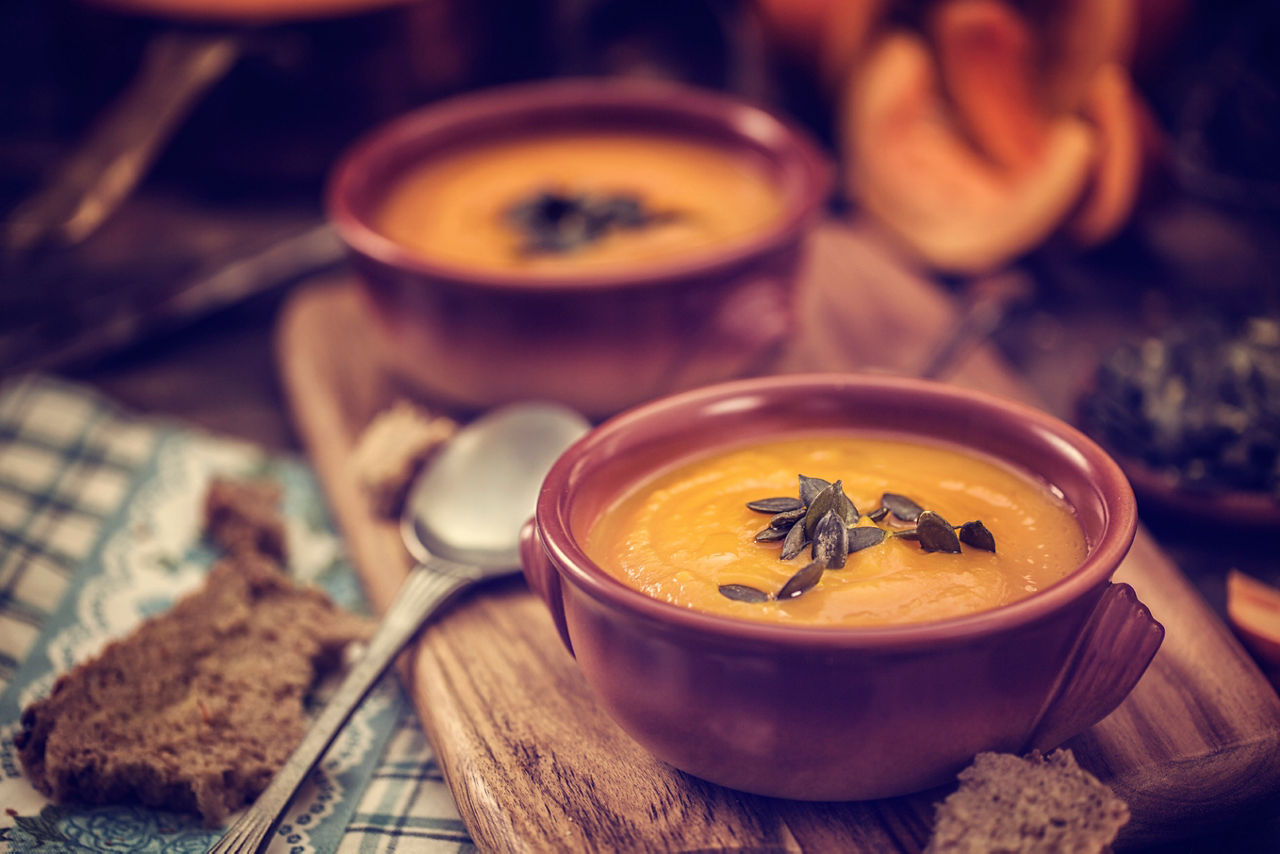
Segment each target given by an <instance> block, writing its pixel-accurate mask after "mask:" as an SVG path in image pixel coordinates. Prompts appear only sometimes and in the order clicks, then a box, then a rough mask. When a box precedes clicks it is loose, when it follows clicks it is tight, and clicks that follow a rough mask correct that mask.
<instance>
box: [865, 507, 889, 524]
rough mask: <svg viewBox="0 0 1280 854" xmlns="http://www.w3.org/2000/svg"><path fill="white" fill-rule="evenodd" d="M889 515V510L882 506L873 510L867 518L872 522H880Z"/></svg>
mask: <svg viewBox="0 0 1280 854" xmlns="http://www.w3.org/2000/svg"><path fill="white" fill-rule="evenodd" d="M888 515H889V508H888V507H885V506H884V505H883V504H881V505H880V506H879V507H877V508H876V509H875V510H872V511H871V512H870V513H868V514H867V518H868V519H870V520H871V521H872V522H879V521H880V520H881V519H883V518H884V517H885V516H888Z"/></svg>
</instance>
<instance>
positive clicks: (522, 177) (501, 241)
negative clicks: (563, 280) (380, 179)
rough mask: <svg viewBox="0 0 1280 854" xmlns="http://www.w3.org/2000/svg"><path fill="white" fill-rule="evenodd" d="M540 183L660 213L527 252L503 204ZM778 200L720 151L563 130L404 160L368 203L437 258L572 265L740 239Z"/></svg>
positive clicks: (553, 269)
mask: <svg viewBox="0 0 1280 854" xmlns="http://www.w3.org/2000/svg"><path fill="white" fill-rule="evenodd" d="M545 192H553V193H557V194H565V195H579V194H594V195H618V194H622V195H626V196H629V197H634V198H635V199H638V200H639V201H640V202H641V204H643V205H644V207H645V209H646V210H648V211H650V212H654V213H656V214H658V215H659V216H657V217H655V218H654V221H652V222H649V223H647V224H646V225H644V226H643V227H637V228H625V229H614V230H610V231H609V232H608V233H607V234H606V235H605V236H603V237H602V238H599V239H596V240H592V241H590V242H586V243H583V244H582V245H580V246H577V247H575V248H574V249H572V250H570V251H560V252H539V251H529V249H528V245H527V241H526V240H525V235H524V234H522V232H521V231H520V230H519V229H518V228H516V227H514V226H513V225H512V224H511V222H510V217H509V216H508V215H507V212H508V211H509V210H510V209H511V208H512V207H513V206H514V205H516V204H519V203H520V202H521V201H524V200H527V199H530V198H532V197H535V196H536V195H537V194H539V193H545ZM781 207H782V205H781V199H780V197H779V194H778V191H777V189H776V188H775V186H774V185H773V184H772V183H771V182H770V180H769V178H768V176H767V175H766V174H765V173H764V171H763V169H762V168H760V166H759V164H755V163H752V162H750V161H748V160H747V159H746V158H736V157H732V156H728V155H726V153H725V152H724V151H723V150H721V149H718V148H715V147H712V146H709V145H700V144H698V143H697V142H694V141H690V140H685V139H680V138H677V137H666V136H661V135H658V134H637V133H574V134H569V133H564V134H547V135H543V136H536V137H524V138H520V139H516V140H510V141H501V142H493V143H489V144H480V145H475V146H470V147H467V148H464V149H460V150H457V151H454V152H453V153H451V154H449V155H447V156H441V157H439V158H436V159H433V160H431V161H430V162H426V163H423V164H422V165H420V166H418V167H416V168H413V169H410V170H408V171H407V172H406V174H405V175H404V176H403V177H402V178H401V179H400V180H399V181H398V182H396V184H395V186H394V187H393V189H392V190H391V191H390V192H389V193H388V195H387V198H386V199H385V200H384V201H383V203H382V206H381V208H380V209H379V210H378V211H377V212H376V216H375V226H376V227H377V228H378V230H379V231H381V232H382V233H383V234H385V235H386V236H387V237H389V238H391V239H393V240H395V241H397V242H398V243H401V244H403V245H405V246H408V247H410V248H412V249H414V250H415V251H417V252H418V253H420V254H421V255H423V256H425V257H427V258H430V259H433V260H436V261H439V262H443V263H449V264H454V265H460V266H466V267H471V268H479V269H484V270H491V271H515V270H523V271H529V272H535V273H572V272H575V271H579V272H586V271H592V270H599V269H601V268H609V267H621V266H636V265H638V264H643V263H648V262H661V261H667V260H671V259H672V258H675V257H678V256H680V255H689V254H694V253H696V252H698V251H700V250H704V249H706V248H708V247H713V246H723V245H725V244H733V243H737V242H740V241H743V240H744V239H746V238H748V237H749V236H750V235H752V234H754V233H756V232H758V231H759V230H761V229H762V228H764V227H765V226H766V225H767V224H769V223H770V222H772V221H773V220H774V219H776V218H777V217H778V216H779V214H780V212H781Z"/></svg>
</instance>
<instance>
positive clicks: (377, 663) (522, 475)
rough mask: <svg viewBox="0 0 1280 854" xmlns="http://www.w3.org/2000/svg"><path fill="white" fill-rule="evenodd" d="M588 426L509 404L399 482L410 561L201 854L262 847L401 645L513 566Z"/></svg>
mask: <svg viewBox="0 0 1280 854" xmlns="http://www.w3.org/2000/svg"><path fill="white" fill-rule="evenodd" d="M589 426H590V425H589V424H588V423H587V421H586V420H585V419H584V418H583V417H582V416H581V415H579V414H578V413H576V412H574V411H572V410H570V409H567V408H565V407H563V406H560V405H558V404H551V403H537V402H531V403H517V404H511V405H509V406H506V407H503V408H501V409H496V410H494V411H493V412H490V413H489V414H487V415H485V416H483V417H481V418H479V419H477V420H476V421H474V422H472V423H471V424H470V425H468V426H467V427H466V428H464V429H463V430H461V431H460V432H459V433H458V434H457V435H456V436H455V437H454V438H453V439H452V440H450V442H449V443H448V444H447V445H445V447H444V448H442V449H441V450H440V452H439V453H438V454H437V455H436V458H435V459H434V460H433V461H432V463H431V464H430V465H429V466H428V467H427V468H426V469H425V470H424V471H423V472H422V473H421V474H419V475H418V478H417V480H416V481H415V482H414V484H413V486H412V488H411V489H410V490H409V495H408V498H407V500H406V502H405V508H404V512H403V514H402V517H401V521H400V531H401V536H402V537H403V539H404V542H405V546H406V548H408V550H409V553H410V554H411V555H412V556H413V558H414V560H416V561H417V566H415V567H414V568H413V569H412V570H410V571H409V574H408V576H406V578H405V580H404V582H403V583H402V584H401V585H400V589H399V590H398V591H397V592H396V598H395V601H394V602H392V604H391V607H390V608H388V609H387V613H386V614H385V615H383V618H382V621H381V623H379V625H378V629H377V631H376V632H375V633H374V635H373V638H372V639H370V641H369V645H368V648H367V649H366V651H365V653H364V655H363V656H362V657H361V658H360V660H359V661H357V662H356V664H355V665H354V666H353V667H352V668H351V670H350V672H348V674H347V676H346V678H345V679H344V680H343V682H342V685H341V686H339V688H338V690H337V691H336V692H335V693H334V695H333V698H332V699H331V700H330V701H329V702H328V703H327V704H326V705H325V707H324V709H323V710H321V712H320V714H319V715H318V716H317V717H316V720H315V722H314V723H313V724H312V725H311V728H310V729H309V730H307V734H306V735H305V736H304V737H303V739H302V741H301V743H299V744H298V746H297V748H296V749H295V750H294V751H293V753H292V754H290V756H289V758H288V759H287V760H286V761H285V764H284V765H283V767H281V769H280V771H279V772H277V774H276V776H275V777H274V778H272V780H271V783H270V784H269V785H268V786H267V788H266V789H264V790H263V792H262V794H261V795H259V796H258V799H257V800H256V801H255V802H254V803H253V805H252V806H251V807H249V809H247V810H245V812H244V813H243V814H242V815H241V816H240V818H239V819H237V820H236V822H235V823H234V824H232V825H231V827H230V829H229V830H228V831H227V833H226V835H224V836H223V837H222V839H220V840H219V841H218V842H217V843H216V844H214V846H213V847H212V848H210V849H209V852H210V854H248V852H253V851H259V850H261V849H262V848H264V847H265V841H266V839H267V837H268V836H269V835H270V833H271V831H272V829H273V828H274V827H275V826H276V824H277V823H279V821H280V818H281V816H282V815H283V814H284V810H285V808H286V807H287V806H288V805H289V801H290V800H291V799H292V798H293V795H294V792H296V791H297V789H298V786H299V785H301V783H302V781H303V780H304V779H305V778H306V776H307V774H308V773H310V771H311V769H312V768H313V767H314V766H315V764H316V762H317V761H319V759H320V757H321V756H322V755H323V754H324V752H325V750H326V749H328V747H329V744H330V743H331V742H332V741H333V739H334V737H335V736H336V735H337V734H338V732H339V730H341V729H342V727H343V725H344V724H345V723H346V722H347V719H348V718H349V717H350V716H351V713H352V712H353V711H354V710H355V708H356V706H358V705H359V704H360V702H361V701H362V700H363V699H364V697H365V695H366V694H368V693H369V690H370V689H371V688H372V687H373V686H374V684H375V683H376V682H377V681H378V679H379V677H381V676H382V674H383V673H384V672H386V670H387V668H388V667H389V666H390V664H391V662H392V661H394V660H395V657H396V656H397V655H398V654H399V653H400V650H401V649H403V648H404V646H405V644H407V643H408V642H409V640H410V639H411V638H412V637H413V636H414V635H415V634H417V632H418V630H419V629H421V628H422V626H423V625H424V624H425V623H426V622H427V621H428V620H429V619H430V618H431V617H432V616H434V615H435V614H436V613H437V612H439V611H440V610H441V609H442V608H443V607H444V606H445V605H447V604H448V603H449V602H451V601H452V600H453V599H454V598H455V597H456V596H457V595H458V594H459V593H461V592H462V591H464V590H466V589H468V588H469V587H472V586H474V585H476V584H478V583H480V582H482V581H486V580H488V579H492V578H497V577H500V576H506V575H511V574H514V573H517V572H519V571H520V553H519V539H520V528H521V525H522V524H523V523H524V522H525V520H527V519H528V518H530V517H531V516H532V515H533V510H534V506H535V504H536V502H537V498H538V491H539V489H540V488H541V486H542V481H543V479H544V478H545V477H546V474H547V472H548V471H549V470H550V469H551V465H552V463H554V462H555V461H556V459H557V458H559V456H560V455H561V453H562V452H563V451H564V450H565V449H566V448H568V447H569V446H570V445H571V444H573V442H574V441H576V440H577V439H578V438H579V437H580V436H582V435H583V434H584V433H585V432H586V431H587V429H588V427H589Z"/></svg>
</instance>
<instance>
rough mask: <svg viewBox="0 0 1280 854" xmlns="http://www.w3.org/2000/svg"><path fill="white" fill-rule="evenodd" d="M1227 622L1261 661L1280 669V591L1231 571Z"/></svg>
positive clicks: (1235, 570) (1241, 573)
mask: <svg viewBox="0 0 1280 854" xmlns="http://www.w3.org/2000/svg"><path fill="white" fill-rule="evenodd" d="M1227 619H1228V620H1229V621H1230V623H1231V626H1232V628H1234V629H1235V630H1236V633H1237V634H1239V635H1240V637H1241V638H1242V639H1243V640H1244V643H1245V645H1246V646H1247V647H1249V649H1250V650H1252V651H1253V653H1254V654H1255V655H1257V656H1258V658H1260V659H1261V660H1263V661H1264V662H1265V663H1267V664H1268V665H1271V666H1273V667H1280V589H1278V588H1275V587H1272V586H1271V585H1270V584H1266V583H1265V582H1262V581H1259V580H1258V579H1256V578H1254V577H1253V576H1251V575H1246V574H1245V573H1243V572H1240V571H1239V570H1237V569H1233V570H1231V571H1229V572H1228V573H1227Z"/></svg>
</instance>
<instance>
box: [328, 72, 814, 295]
mask: <svg viewBox="0 0 1280 854" xmlns="http://www.w3.org/2000/svg"><path fill="white" fill-rule="evenodd" d="M628 110H631V111H634V112H633V114H632V115H631V116H630V118H631V120H632V121H636V120H637V119H638V117H640V116H643V115H652V116H654V117H657V116H667V117H669V118H679V117H684V118H686V119H689V120H692V121H694V122H701V123H705V124H707V125H713V124H714V125H715V126H717V127H718V129H720V130H722V131H724V133H725V135H726V136H732V137H735V138H736V139H737V140H738V141H739V142H740V143H741V144H742V145H743V146H744V147H747V148H754V149H756V150H758V151H760V152H768V154H769V156H770V157H771V159H772V160H773V161H774V162H775V163H782V164H783V165H784V166H785V167H786V169H788V170H789V171H790V172H791V173H794V174H795V175H798V176H800V178H801V179H802V181H801V185H800V186H799V188H798V189H797V190H796V191H795V192H794V193H793V194H790V195H787V194H784V205H785V209H784V211H783V213H782V215H781V216H779V217H778V218H777V219H776V220H775V221H774V222H772V223H771V224H769V226H768V227H767V228H765V229H763V230H761V231H760V232H757V233H755V234H753V235H751V236H749V237H748V238H745V239H743V240H740V241H735V242H734V243H732V244H730V245H727V246H725V247H723V248H716V247H708V248H706V249H705V250H701V251H698V252H694V253H691V254H690V255H689V256H687V257H684V258H681V257H677V258H675V259H673V260H671V261H659V262H654V263H652V264H645V265H643V266H642V267H639V268H635V269H621V270H612V271H610V270H603V271H594V270H585V271H583V272H580V273H579V272H574V273H569V274H565V273H563V272H560V273H533V272H529V273H526V272H514V273H513V272H511V271H494V270H483V269H472V268H468V267H465V266H462V265H456V264H449V263H443V262H440V261H435V260H432V259H430V258H428V257H427V256H425V255H421V254H418V253H417V252H415V251H413V250H412V249H409V248H408V247H405V246H403V245H401V244H400V243H397V242H396V241H394V240H392V239H391V238H389V237H386V236H384V235H383V234H381V233H380V232H378V231H377V230H376V229H375V228H374V227H373V226H372V225H371V224H370V223H369V222H368V221H367V219H366V218H365V217H364V216H362V214H361V213H360V211H359V210H358V207H359V205H358V204H356V202H355V201H354V199H355V197H356V196H358V195H359V193H360V191H361V189H362V187H363V186H364V183H363V182H365V181H367V180H370V179H369V176H370V175H373V174H375V173H376V171H377V168H378V166H379V164H382V165H383V166H384V167H385V165H386V164H387V163H389V162H393V161H394V158H395V157H396V156H397V155H401V156H403V155H404V153H405V152H406V151H409V150H411V149H412V148H413V147H415V146H421V145H424V144H425V143H424V140H429V139H431V138H444V139H446V140H447V137H448V135H449V134H452V133H465V132H466V131H467V130H468V129H471V130H472V131H473V132H477V133H479V134H484V133H485V132H486V131H485V126H486V124H487V123H491V122H493V121H495V120H496V119H497V118H500V117H504V116H519V117H521V118H524V117H529V116H540V115H547V116H561V117H562V118H561V119H559V120H560V121H562V122H565V123H566V125H568V126H572V124H573V122H572V121H570V120H569V117H571V116H572V113H573V111H579V118H578V120H577V121H578V123H579V124H580V123H581V122H582V120H583V119H582V117H583V116H586V115H588V114H591V113H598V114H600V115H604V114H608V113H613V114H614V115H615V116H618V117H623V116H624V115H625V111H628ZM653 129H654V130H655V131H657V132H659V133H667V134H669V135H674V136H679V135H681V134H685V135H688V134H689V131H687V130H681V129H680V128H679V127H676V128H672V127H669V126H667V125H666V124H665V123H656V124H654V126H653ZM834 174H835V170H834V167H833V165H832V163H831V161H830V159H829V158H828V157H827V156H826V155H825V154H824V153H823V152H822V150H821V148H820V147H819V145H818V144H817V142H816V141H814V140H813V139H812V137H811V136H810V135H809V134H808V133H807V132H806V131H804V130H802V129H800V128H799V127H797V126H796V125H794V124H793V123H791V122H790V121H787V120H785V119H783V118H781V117H779V116H777V115H775V114H774V113H772V112H769V111H768V110H766V109H765V108H763V107H761V106H758V105H756V104H752V103H750V102H748V101H745V100H739V99H737V98H733V97H730V96H728V95H723V94H721V93H718V92H714V91H711V90H705V89H701V88H696V87H693V86H690V85H687V84H682V83H675V82H670V81H659V80H647V79H638V78H609V77H565V78H555V79H551V80H542V81H533V82H525V83H516V84H508V85H504V86H496V87H492V88H489V89H482V90H477V91H475V92H469V93H465V94H462V95H456V96H453V97H451V98H447V99H444V100H441V101H438V102H435V103H432V104H428V105H427V106H424V107H421V108H418V109H415V110H411V111H410V112H407V113H404V114H402V115H400V116H398V117H396V118H393V119H391V120H389V121H387V122H384V123H383V124H381V125H378V126H376V127H374V128H373V129H372V130H370V131H368V132H366V133H365V134H364V135H363V136H361V137H360V138H358V139H357V140H356V141H355V142H354V143H352V144H351V145H350V146H349V147H348V148H347V149H346V150H345V151H344V152H343V153H342V154H341V155H340V156H339V158H338V160H337V161H336V163H335V165H334V167H333V168H332V169H331V170H330V173H329V177H328V180H327V182H326V186H325V191H324V207H325V214H326V217H327V218H328V220H329V222H330V224H331V226H332V227H333V228H334V230H335V231H336V232H337V234H338V236H339V237H340V238H341V239H342V240H343V241H344V242H345V243H346V244H347V246H348V247H349V248H350V249H351V250H352V251H354V252H356V253H357V254H359V255H363V256H367V257H368V258H371V259H373V260H374V261H377V262H380V263H381V264H384V265H386V266H388V267H392V268H397V269H400V270H402V271H404V272H406V273H408V274H412V275H417V276H422V277H428V278H431V279H433V280H437V281H443V282H450V283H454V284H458V285H467V286H471V287H480V288H486V289H493V290H500V291H508V290H510V291H523V292H533V291H537V290H553V291H578V290H587V289H593V290H594V289H599V288H601V287H618V288H626V287H644V286H653V285H657V284H667V283H670V282H674V281H680V280H684V279H688V278H693V277H699V276H705V275H707V274H711V273H719V272H721V271H723V270H727V269H731V268H734V267H737V266H740V265H745V264H749V263H752V262H753V261H756V260H758V259H760V258H762V257H764V256H767V255H769V254H771V253H772V252H775V251H779V250H781V249H784V248H786V247H787V246H788V245H789V244H791V243H792V242H794V241H795V240H797V239H798V237H799V236H800V235H801V234H802V233H803V232H804V231H805V229H806V228H807V227H808V226H809V225H810V223H811V222H812V221H813V220H815V219H816V218H817V216H818V214H819V212H820V209H821V207H822V205H823V204H825V202H826V200H827V198H828V197H829V196H830V194H831V191H832V189H833V186H834Z"/></svg>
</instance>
